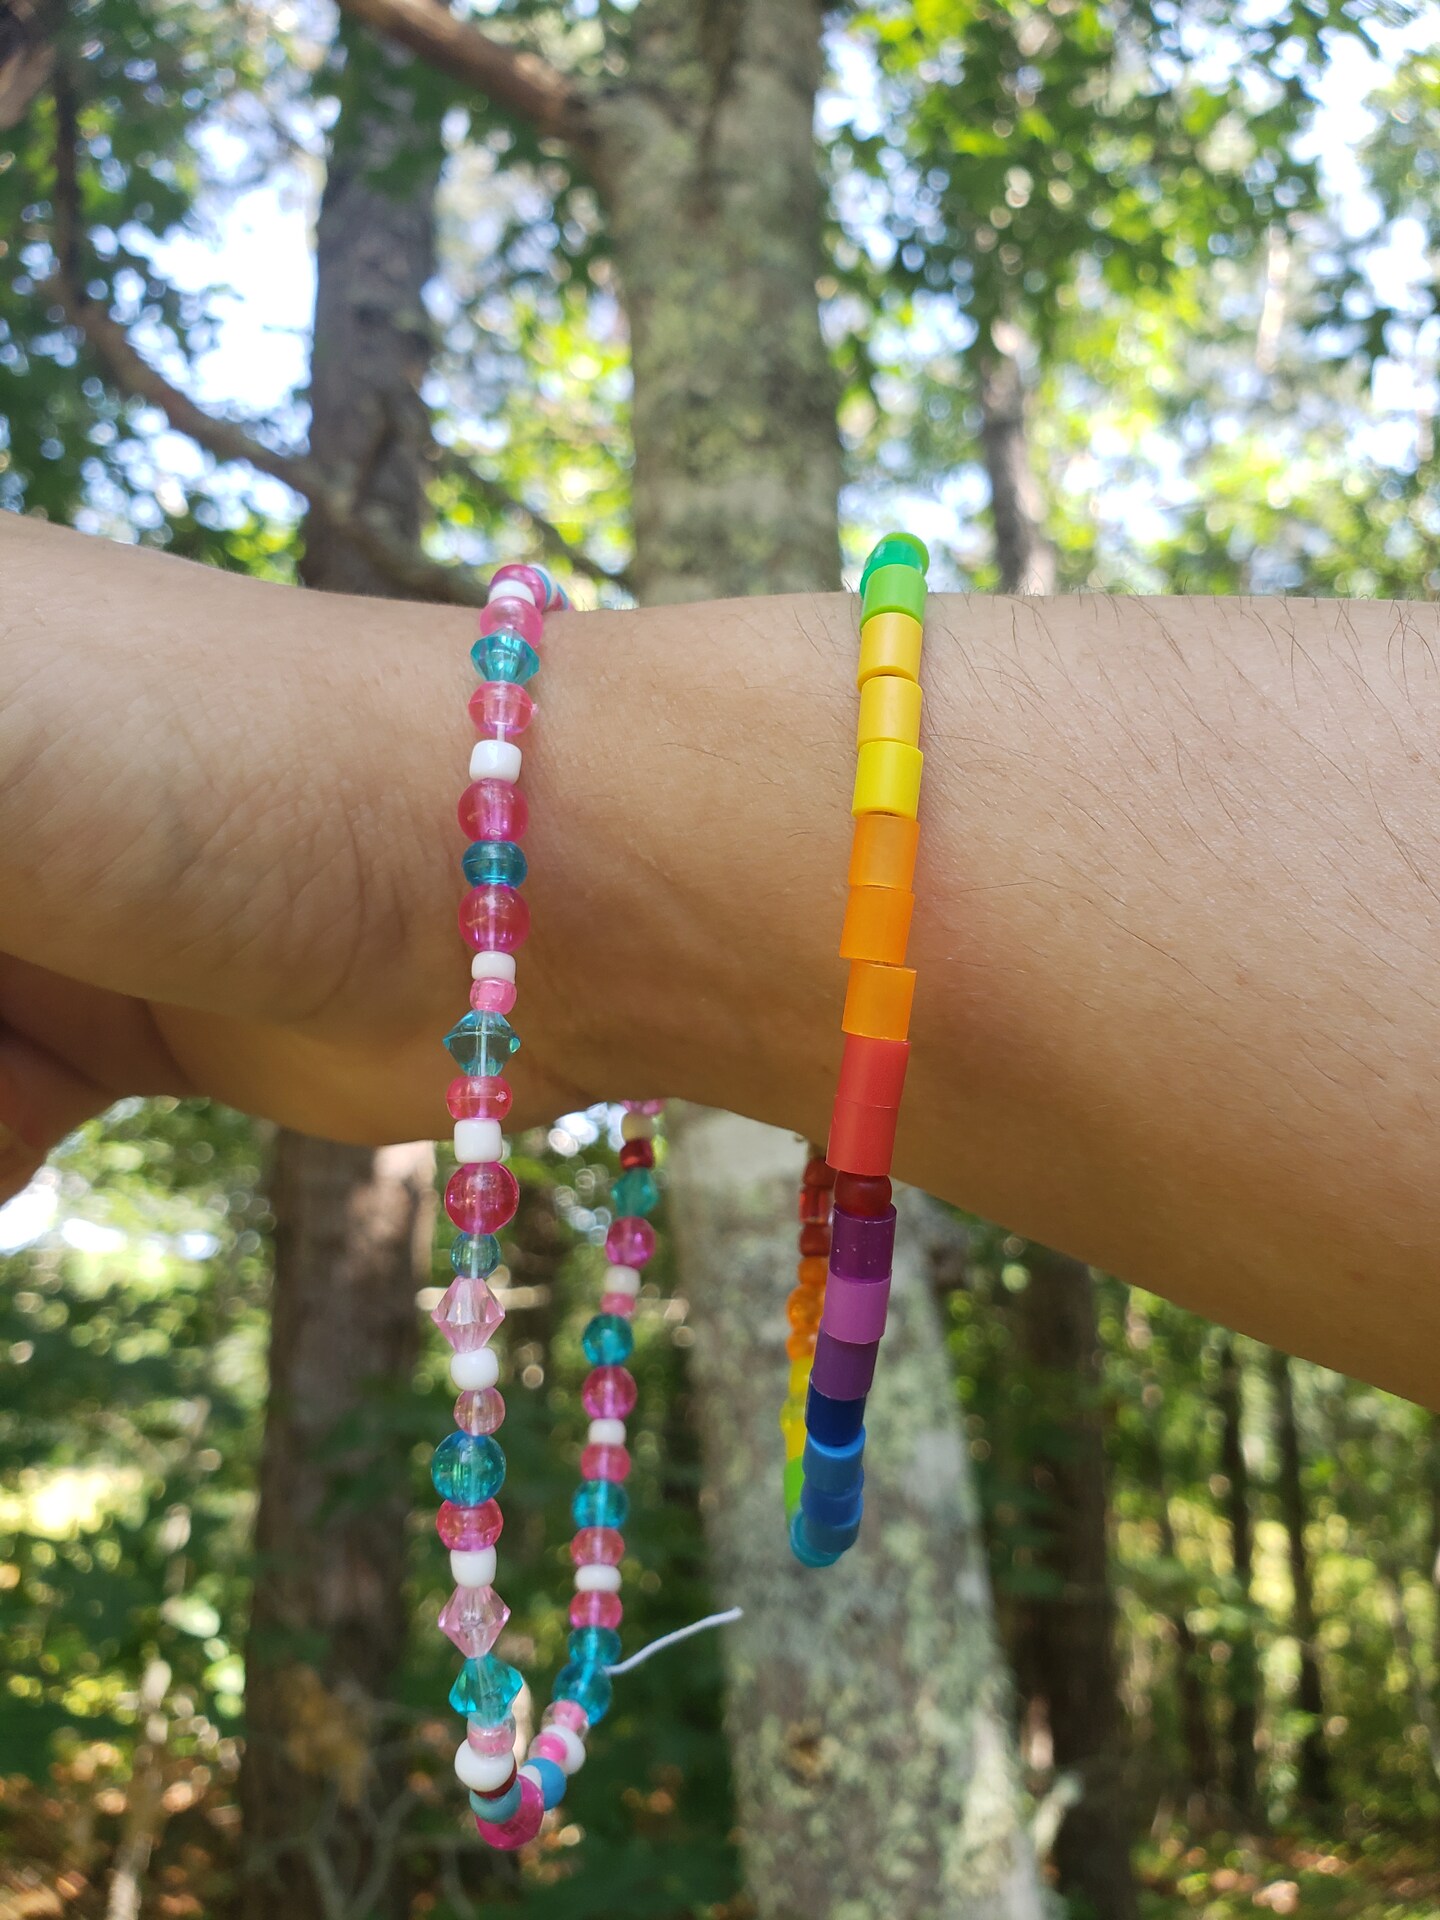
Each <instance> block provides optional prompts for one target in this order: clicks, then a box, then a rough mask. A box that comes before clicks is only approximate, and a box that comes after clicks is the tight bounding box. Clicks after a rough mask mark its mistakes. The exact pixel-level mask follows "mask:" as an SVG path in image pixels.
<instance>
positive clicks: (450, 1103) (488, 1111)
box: [445, 981, 512, 1120]
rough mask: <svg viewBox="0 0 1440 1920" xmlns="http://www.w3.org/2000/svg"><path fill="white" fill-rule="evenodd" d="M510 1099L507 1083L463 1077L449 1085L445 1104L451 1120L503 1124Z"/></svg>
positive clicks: (498, 1080)
mask: <svg viewBox="0 0 1440 1920" xmlns="http://www.w3.org/2000/svg"><path fill="white" fill-rule="evenodd" d="M476 984H477V985H478V984H479V982H478V981H477V982H476ZM511 1097H512V1096H511V1093H510V1083H509V1082H508V1081H507V1080H501V1079H499V1078H496V1077H494V1076H491V1077H489V1078H482V1077H481V1076H479V1075H478V1074H477V1075H474V1076H471V1075H470V1074H464V1073H462V1074H461V1075H460V1077H459V1079H458V1080H452V1081H451V1082H450V1086H449V1088H448V1090H447V1092H446V1094H445V1104H446V1106H447V1107H449V1109H450V1117H451V1119H452V1120H503V1119H504V1118H505V1116H506V1114H507V1113H508V1112H509V1111H510V1101H511Z"/></svg>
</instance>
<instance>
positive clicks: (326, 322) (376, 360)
mask: <svg viewBox="0 0 1440 1920" xmlns="http://www.w3.org/2000/svg"><path fill="white" fill-rule="evenodd" d="M344 39H345V42H346V46H347V52H348V54H349V71H348V72H347V74H346V76H345V83H344V89H343V92H344V100H343V104H342V110H341V117H340V120H339V122H338V123H337V126H336V129H335V134H334V138H333V146H332V153H331V158H330V167H329V173H328V176H327V179H326V185H325V192H324V197H323V199H322V202H321V207H320V219H319V227H318V232H317V241H316V269H317V281H316V300H315V333H314V345H313V352H312V360H311V405H312V426H311V437H310V451H311V454H312V456H313V457H314V458H315V459H317V460H318V461H320V462H321V463H323V464H324V465H325V466H326V467H327V468H329V469H330V470H331V472H332V474H333V475H334V477H335V478H336V479H337V480H338V481H339V482H340V483H341V484H343V485H345V486H347V487H349V488H353V489H354V492H355V495H356V499H357V504H359V505H361V506H362V507H365V508H368V509H371V510H374V509H380V510H383V511H384V512H385V513H386V514H387V515H388V516H389V517H390V519H391V520H392V521H393V523H394V526H395V529H396V531H397V532H400V533H403V534H406V535H408V536H410V537H414V535H415V534H416V533H417V532H418V530H419V525H420V517H421V506H422V490H421V461H422V457H423V449H424V446H425V443H426V437H427V436H426V419H425V412H424V408H423V406H422V403H421V400H420V393H419V387H420V380H421V377H422V375H423V374H424V371H425V368H426V365H427V362H428V357H429V347H428V340H427V333H426V324H425V317H424V310H423V307H422V305H421V289H422V288H423V286H424V284H425V282H426V280H427V279H428V278H429V276H430V273H431V270H432V265H433V241H432V217H433V200H434V193H435V186H436V181H437V179H438V172H439V144H438V139H437V137H436V135H435V132H434V130H433V129H432V128H428V127H427V126H426V125H425V124H424V119H423V116H422V115H421V114H420V113H419V112H418V111H417V102H416V95H415V90H414V88H413V87H412V86H411V85H410V83H409V79H408V74H409V62H408V61H407V60H405V59H404V58H402V57H399V56H397V55H395V54H393V53H391V52H389V51H388V50H387V51H381V50H380V49H378V48H377V47H375V46H374V45H373V44H366V43H365V42H364V41H363V39H362V38H361V37H360V36H358V35H356V34H354V33H352V32H349V31H347V32H346V33H345V34H344ZM396 161H401V162H403V163H404V166H405V169H406V171H405V176H404V177H405V185H404V187H403V189H399V190H396V189H394V188H391V189H390V190H387V189H386V186H385V185H382V184H380V183H379V181H378V180H377V178H376V176H377V175H378V173H379V171H380V169H382V168H384V167H386V166H387V165H391V164H392V163H394V162H396ZM302 573H303V578H304V580H305V584H306V585H307V586H310V587H315V588H319V589H323V590H327V591H332V592H347V593H373V594H384V593H386V592H387V591H393V589H387V586H386V583H385V581H384V579H383V578H382V577H381V576H380V575H379V574H378V573H377V572H376V570H375V569H374V567H373V566H372V564H371V563H370V561H369V560H368V559H367V558H366V556H365V555H364V554H363V553H362V552H360V551H359V550H358V549H357V548H355V547H354V546H353V545H351V544H350V543H348V542H347V541H346V540H344V539H343V538H342V537H339V536H337V535H336V534H335V532H334V531H333V529H328V528H326V527H325V526H323V525H321V524H318V523H314V522H312V523H311V524H309V525H308V526H307V529H306V553H305V559H304V562H303V567H302ZM336 830H337V831H340V830H341V828H340V826H339V824H338V823H337V827H336ZM433 1175H434V1154H433V1149H432V1148H431V1146H430V1145H429V1144H428V1143H425V1144H413V1145H409V1146H400V1147H387V1148H384V1149H382V1150H381V1151H380V1152H378V1153H376V1152H372V1151H370V1150H368V1149H365V1148H360V1147H350V1146H339V1145H335V1144H332V1143H330V1142H327V1141H321V1140H310V1139H304V1138H302V1137H301V1136H300V1135H298V1134H293V1133H282V1134H281V1135H280V1136H279V1138H278V1140H277V1142H276V1148H275V1162H274V1172H273V1178H272V1205H273V1209H274V1213H275V1219H276V1227H275V1291H274V1306H273V1310H272V1328H271V1345H270V1402H269V1408H268V1412H267V1419H266V1429H265V1448H264V1458H263V1462H262V1466H261V1478H260V1509H259V1517H258V1520H257V1526H256V1552H257V1578H256V1586H255V1597H254V1603H253V1608H252V1614H251V1623H250V1633H249V1639H248V1643H247V1648H246V1672H247V1701H246V1718H247V1740H246V1748H245V1757H244V1766H243V1770H242V1776H241V1802H242V1807H243V1811H244V1818H245V1825H246V1840H247V1856H248V1859H249V1862H250V1877H249V1878H248V1880H247V1883H246V1891H245V1897H244V1914H245V1920H317V1917H318V1920H341V1917H342V1916H344V1917H345V1920H403V1916H404V1915H405V1913H406V1912H407V1911H408V1900H407V1897H406V1889H405V1886H404V1876H403V1873H402V1872H401V1869H400V1866H399V1862H398V1855H397V1852H396V1848H395V1846H394V1841H395V1839H396V1837H397V1834H398V1829H399V1825H400V1821H401V1819H402V1817H403V1814H404V1811H405V1809H406V1806H407V1804H408V1796H407V1793H406V1786H405V1766H404V1759H405V1740H404V1730H403V1729H399V1730H397V1729H396V1728H395V1727H394V1726H393V1725H392V1726H391V1727H390V1728H388V1729H387V1728H386V1726H385V1724H384V1703H385V1702H386V1701H388V1700H391V1699H393V1697H394V1691H395V1684H394V1683H395V1677H396V1674H397V1672H398V1669H399V1667H400V1663H401V1660H402V1656H403V1652H404V1644H405V1632H406V1615H405V1607H404V1599H403V1581H404V1553H405V1523H406V1518H407V1514H408V1511H409V1505H410V1500H409V1487H408V1466H407V1461H406V1457H405V1454H404V1451H403V1449H397V1448H396V1446H395V1444H394V1440H393V1424H392V1421H391V1419H390V1418H389V1415H388V1406H389V1403H390V1402H392V1401H393V1399H394V1396H395V1395H396V1394H397V1393H403V1392H408V1391H409V1389H410V1383H411V1376H412V1374H413V1371H414V1365H415V1357H416V1349H417V1333H416V1316H415V1295H416V1291H417V1289H418V1288H419V1287H421V1286H423V1285H424V1284H425V1283H426V1281H427V1279H428V1276H429V1245H430V1235H431V1229H432V1222H433Z"/></svg>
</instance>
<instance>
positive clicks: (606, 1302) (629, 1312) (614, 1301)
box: [600, 1293, 635, 1320]
mask: <svg viewBox="0 0 1440 1920" xmlns="http://www.w3.org/2000/svg"><path fill="white" fill-rule="evenodd" d="M600 1311H601V1313H616V1314H619V1316H620V1318H621V1319H622V1320H631V1319H633V1318H634V1316H635V1296H634V1294H633V1293H602V1294H601V1296H600Z"/></svg>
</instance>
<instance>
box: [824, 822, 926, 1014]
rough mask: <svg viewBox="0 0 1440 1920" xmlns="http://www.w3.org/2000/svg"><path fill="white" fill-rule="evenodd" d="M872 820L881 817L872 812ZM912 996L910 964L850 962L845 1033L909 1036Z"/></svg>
mask: <svg viewBox="0 0 1440 1920" xmlns="http://www.w3.org/2000/svg"><path fill="white" fill-rule="evenodd" d="M871 817H872V818H873V819H876V820H879V819H883V818H884V816H883V815H882V814H878V813H877V814H874V815H872V816H871ZM914 997H915V969H914V968H913V967H882V966H877V965H876V963H875V962H874V961H873V960H852V961H851V962H850V985H849V988H848V989H847V991H846V994H845V1011H844V1013H843V1014H842V1015H841V1016H840V1027H841V1031H842V1032H844V1033H863V1034H864V1035H865V1036H866V1037H867V1039H871V1040H905V1039H908V1038H909V1035H910V1003H911V1001H912V1000H913V999H914Z"/></svg>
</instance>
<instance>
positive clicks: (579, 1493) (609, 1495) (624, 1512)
mask: <svg viewBox="0 0 1440 1920" xmlns="http://www.w3.org/2000/svg"><path fill="white" fill-rule="evenodd" d="M629 1512H630V1496H629V1494H627V1493H626V1491H625V1489H624V1487H622V1486H620V1485H619V1483H618V1482H617V1481H614V1480H582V1481H581V1482H580V1485H579V1486H578V1487H577V1488H576V1489H575V1498H574V1499H573V1500H572V1501H571V1502H570V1515H571V1518H572V1519H573V1520H574V1522H575V1524H576V1526H577V1527H623V1526H624V1524H625V1521H626V1519H627V1517H628V1515H629Z"/></svg>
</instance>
